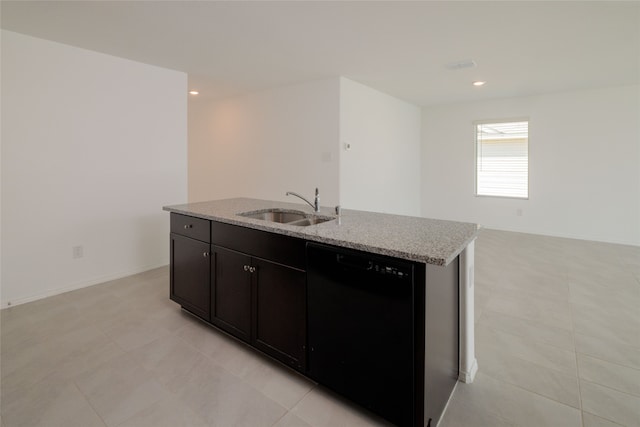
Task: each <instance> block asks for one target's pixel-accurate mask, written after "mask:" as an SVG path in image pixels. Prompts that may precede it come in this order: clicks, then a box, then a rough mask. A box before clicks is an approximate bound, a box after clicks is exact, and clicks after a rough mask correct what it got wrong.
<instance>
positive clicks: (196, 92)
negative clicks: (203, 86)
mask: <svg viewBox="0 0 640 427" xmlns="http://www.w3.org/2000/svg"><path fill="white" fill-rule="evenodd" d="M189 93H190V94H191V95H197V94H199V93H200V92H198V91H197V90H190V91H189Z"/></svg>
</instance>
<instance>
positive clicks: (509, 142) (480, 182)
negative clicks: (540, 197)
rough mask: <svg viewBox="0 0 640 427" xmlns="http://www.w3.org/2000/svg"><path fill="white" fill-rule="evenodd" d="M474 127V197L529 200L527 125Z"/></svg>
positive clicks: (480, 125) (504, 124) (511, 124)
mask: <svg viewBox="0 0 640 427" xmlns="http://www.w3.org/2000/svg"><path fill="white" fill-rule="evenodd" d="M475 127H476V195H477V196H497V197H515V198H521V199H527V198H529V121H528V120H521V121H510V122H491V123H488V122H476V123H475Z"/></svg>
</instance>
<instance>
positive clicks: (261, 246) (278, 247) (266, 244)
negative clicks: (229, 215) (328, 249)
mask: <svg viewBox="0 0 640 427" xmlns="http://www.w3.org/2000/svg"><path fill="white" fill-rule="evenodd" d="M211 235H212V239H211V242H212V243H213V244H214V245H219V246H222V247H225V248H227V249H232V250H234V251H239V252H244V253H246V254H249V255H251V256H253V257H257V258H262V259H266V260H269V261H273V262H277V263H279V264H283V265H288V266H290V267H294V268H297V269H300V270H304V269H305V241H304V240H302V239H297V238H295V237H290V236H283V235H282V234H276V233H269V232H267V231H261V230H254V229H251V228H247V227H241V226H238V225H231V224H223V223H221V222H217V221H212V222H211Z"/></svg>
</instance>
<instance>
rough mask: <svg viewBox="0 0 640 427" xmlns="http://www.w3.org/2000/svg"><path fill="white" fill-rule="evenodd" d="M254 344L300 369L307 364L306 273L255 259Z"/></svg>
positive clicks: (253, 265)
mask: <svg viewBox="0 0 640 427" xmlns="http://www.w3.org/2000/svg"><path fill="white" fill-rule="evenodd" d="M252 267H253V268H254V269H255V270H254V273H253V274H252V276H253V279H254V280H253V297H254V298H253V306H254V309H253V313H254V319H253V345H254V346H255V347H256V348H258V349H260V350H262V351H263V352H265V353H267V354H269V355H270V356H272V357H274V358H276V359H278V360H280V361H282V362H284V363H286V364H287V365H289V366H291V367H294V368H296V369H299V370H303V369H304V368H305V366H306V363H305V362H306V357H305V355H306V303H307V302H306V274H305V272H304V271H302V270H298V269H295V268H291V267H287V266H284V265H280V264H276V263H273V262H269V261H266V260H261V259H253V262H252Z"/></svg>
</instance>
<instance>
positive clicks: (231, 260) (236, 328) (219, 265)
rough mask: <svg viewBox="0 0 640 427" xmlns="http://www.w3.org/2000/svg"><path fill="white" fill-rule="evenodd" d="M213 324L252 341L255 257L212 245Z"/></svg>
mask: <svg viewBox="0 0 640 427" xmlns="http://www.w3.org/2000/svg"><path fill="white" fill-rule="evenodd" d="M211 249H212V256H213V257H214V259H213V263H212V265H213V269H214V272H213V274H212V279H213V280H212V284H211V285H212V286H211V323H213V324H214V325H216V326H218V327H219V328H221V329H224V330H225V331H227V332H229V333H230V334H232V335H234V336H236V337H238V338H240V339H242V340H244V341H247V342H250V340H251V272H250V271H249V267H250V265H251V258H250V257H249V256H247V255H245V254H243V253H240V252H235V251H231V250H228V249H224V248H221V247H218V246H212V247H211Z"/></svg>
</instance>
